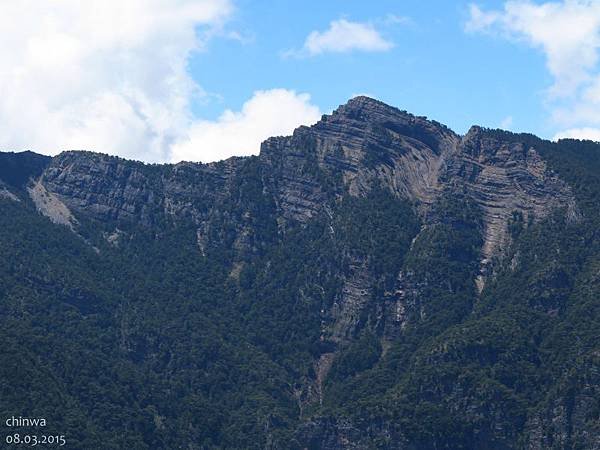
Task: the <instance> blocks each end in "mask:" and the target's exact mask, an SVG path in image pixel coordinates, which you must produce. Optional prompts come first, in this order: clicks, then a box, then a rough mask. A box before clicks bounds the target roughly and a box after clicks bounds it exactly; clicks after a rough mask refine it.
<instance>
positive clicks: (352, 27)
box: [287, 19, 394, 56]
mask: <svg viewBox="0 0 600 450" xmlns="http://www.w3.org/2000/svg"><path fill="white" fill-rule="evenodd" d="M393 46H394V44H393V43H392V42H390V41H388V40H386V39H385V38H384V37H383V36H382V35H381V33H380V32H379V31H378V30H376V29H375V27H374V26H373V25H372V24H370V23H361V22H351V21H349V20H346V19H339V20H334V21H332V22H331V23H330V24H329V28H328V29H327V30H325V31H316V30H315V31H312V32H311V33H310V34H309V35H308V37H307V38H306V40H305V41H304V46H303V47H302V49H301V50H300V51H296V50H292V51H290V52H288V53H287V55H296V56H315V55H320V54H323V53H348V52H351V51H363V52H385V51H387V50H390V49H391V48H392V47H393Z"/></svg>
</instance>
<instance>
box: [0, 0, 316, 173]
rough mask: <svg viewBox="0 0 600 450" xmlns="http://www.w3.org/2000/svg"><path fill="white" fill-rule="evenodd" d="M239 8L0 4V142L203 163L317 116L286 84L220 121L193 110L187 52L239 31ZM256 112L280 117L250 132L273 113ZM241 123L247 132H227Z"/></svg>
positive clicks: (107, 2)
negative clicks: (232, 22)
mask: <svg viewBox="0 0 600 450" xmlns="http://www.w3.org/2000/svg"><path fill="white" fill-rule="evenodd" d="M233 13H234V6H233V4H232V2H231V0H127V1H123V0H102V1H100V0H89V1H80V0H61V1H37V0H20V1H5V2H0V28H1V29H2V33H3V39H2V40H0V54H1V55H2V57H3V60H2V63H1V65H0V86H2V96H0V150H24V149H32V150H35V151H38V152H42V153H46V154H57V153H59V152H60V151H62V150H65V149H87V150H93V151H99V152H104V153H111V154H118V155H120V156H123V157H128V158H134V159H141V160H144V161H150V162H164V161H177V159H178V158H180V157H181V158H183V157H185V158H186V159H190V160H196V161H197V160H204V161H206V160H210V159H220V158H222V157H226V156H229V155H230V154H231V152H232V151H236V149H240V150H241V151H243V152H246V153H250V152H256V151H258V144H257V139H260V138H263V137H267V136H263V134H264V133H263V134H261V133H260V132H259V130H264V132H268V133H274V134H279V133H283V132H288V131H289V130H290V125H289V123H290V121H291V120H296V121H297V122H296V123H295V125H299V124H300V123H303V121H305V120H313V118H314V117H315V114H316V111H317V109H316V108H315V107H313V106H311V105H310V104H309V103H308V97H306V96H303V95H298V94H295V93H293V92H291V91H290V92H286V91H281V90H276V91H272V92H271V93H268V92H267V93H265V92H262V93H257V94H256V95H255V97H253V98H252V99H251V100H250V101H249V102H248V103H247V104H246V105H245V106H244V109H243V110H242V111H241V112H240V113H233V112H230V111H228V112H226V113H225V114H224V115H223V117H222V118H221V119H220V120H219V121H217V122H215V123H210V122H205V121H198V119H197V118H195V117H194V115H193V114H192V112H191V104H192V102H194V101H196V100H198V99H202V98H203V97H204V96H206V94H205V93H204V91H203V90H202V88H201V87H200V86H199V85H198V84H197V83H196V82H195V81H194V80H193V79H192V78H191V76H190V74H189V72H188V69H187V61H188V59H189V57H190V55H191V54H192V53H193V52H196V51H202V50H203V49H204V48H205V46H206V44H207V42H208V40H209V39H210V38H211V37H213V36H216V35H219V36H221V35H228V36H229V35H231V34H232V32H230V31H226V30H225V27H226V24H227V21H228V20H229V19H230V18H231V16H232V14H233ZM234 34H235V33H234ZM269 101H271V102H272V101H281V102H282V103H281V104H280V106H281V108H280V109H277V105H275V104H273V103H269ZM294 108H297V109H294ZM274 110H277V113H276V114H274V113H273V111H274ZM261 113H264V114H266V115H268V116H269V115H270V116H269V118H270V119H273V115H275V116H276V118H277V119H278V120H277V121H275V123H276V124H277V125H278V126H275V125H274V126H272V127H266V126H265V125H264V124H263V125H257V127H256V129H254V130H249V128H250V127H249V126H248V125H247V121H248V120H256V122H257V123H262V122H264V121H265V120H266V118H265V117H262V116H260V114H261ZM285 115H287V117H286V118H284V117H282V116H285ZM244 124H246V125H244ZM237 131H239V132H240V133H242V134H241V135H240V139H242V141H239V140H237V141H236V139H234V138H232V136H231V133H233V132H237ZM251 131H252V132H251ZM219 132H223V133H227V134H226V135H224V136H225V137H226V138H227V139H226V142H227V145H229V146H230V147H228V148H226V146H225V144H219V142H218V141H219V136H218V133H219ZM221 137H223V136H221ZM195 139H197V141H196V140H195ZM205 152H206V153H205ZM208 154H210V157H208V156H207V155H208Z"/></svg>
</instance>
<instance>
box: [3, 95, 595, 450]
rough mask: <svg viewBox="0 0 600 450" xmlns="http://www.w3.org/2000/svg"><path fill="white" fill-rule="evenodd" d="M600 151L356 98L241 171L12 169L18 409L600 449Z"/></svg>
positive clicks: (248, 428)
mask: <svg viewBox="0 0 600 450" xmlns="http://www.w3.org/2000/svg"><path fill="white" fill-rule="evenodd" d="M599 147H600V146H599V145H598V144H593V143H582V142H579V141H561V142H559V143H550V142H547V141H542V140H540V139H537V138H535V137H534V136H530V135H515V134H511V133H507V132H501V131H497V130H486V129H482V128H479V127H473V128H472V129H471V130H470V131H469V133H468V134H467V135H466V136H459V135H457V134H455V133H454V132H452V131H451V130H449V129H448V128H447V127H445V126H443V125H441V124H439V123H437V122H435V121H430V120H427V119H426V118H423V117H416V116H413V115H411V114H409V113H406V112H404V111H400V110H398V109H396V108H393V107H390V106H388V105H385V104H383V103H381V102H378V101H376V100H373V99H370V98H367V97H356V98H354V99H352V100H350V101H349V102H348V103H347V104H346V105H343V106H341V107H339V108H338V109H337V110H336V111H335V112H334V113H333V114H332V115H329V116H323V118H322V119H321V120H320V121H319V122H318V123H317V124H315V125H314V126H312V127H300V128H298V129H297V130H296V131H295V132H294V134H293V135H292V136H288V137H274V138H270V139H268V140H267V141H265V142H264V143H263V145H262V148H261V152H260V155H259V156H255V157H248V158H231V159H229V160H226V161H221V162H218V163H211V164H197V163H189V162H182V163H179V164H174V165H145V164H142V163H137V162H133V161H127V160H124V159H121V158H117V157H111V156H107V155H101V154H95V153H89V152H65V153H62V154H60V155H58V156H57V157H54V158H52V159H51V160H50V159H48V158H46V157H40V156H37V155H34V154H0V161H1V162H2V163H6V164H5V165H4V166H2V168H0V180H1V181H2V184H0V207H1V208H2V211H3V214H2V218H1V220H2V222H3V223H2V230H3V231H2V234H1V235H0V244H1V247H0V250H1V251H2V256H3V258H5V260H7V261H11V263H10V264H8V265H6V266H5V267H4V268H2V269H1V270H0V276H1V277H2V284H1V285H0V294H1V295H2V306H1V309H0V321H1V325H2V328H1V332H2V338H3V340H4V341H5V342H8V343H9V344H8V347H7V352H6V354H5V355H6V357H5V361H4V362H5V363H6V364H3V365H2V366H1V367H3V369H2V370H3V371H4V372H3V376H2V379H3V380H5V383H4V384H3V385H2V389H3V391H2V396H0V398H1V399H2V402H1V403H0V410H1V411H2V414H4V415H7V416H10V415H19V414H20V415H23V416H26V415H32V414H34V413H35V414H37V415H44V414H47V415H48V417H52V421H53V423H54V425H53V426H55V429H56V431H57V432H59V431H61V430H66V432H68V433H69V434H70V436H71V443H72V445H74V448H94V447H97V446H98V445H100V443H102V447H103V448H122V447H123V446H125V445H127V446H132V447H134V448H325V449H345V448H390V449H392V448H394V449H429V448H531V449H537V448H577V446H578V445H579V446H582V448H600V435H599V434H598V433H599V432H598V430H599V428H600V427H598V411H600V409H599V405H598V403H597V401H596V400H595V399H597V398H598V395H597V394H598V392H597V383H596V381H597V380H596V378H597V377H596V375H597V373H598V369H599V368H598V357H597V355H598V352H600V348H599V347H598V342H597V336H598V335H600V316H599V314H600V311H599V310H598V302H597V299H598V298H599V295H598V294H599V291H598V289H599V286H598V283H597V278H598V274H597V268H598V267H599V266H598V264H600V259H599V256H598V255H600V243H599V236H598V234H597V229H598V224H599V223H600V222H599V217H598V213H597V210H598V208H597V206H598V205H597V203H598V200H597V198H599V197H598V196H599V195H600V179H599V176H598V174H599V173H600V148H599ZM15 167H16V168H17V169H15ZM15 174H17V175H15ZM13 175H15V176H13ZM36 211H37V212H39V213H41V215H40V214H38V213H37V212H36ZM43 216H46V217H47V218H44V217H43ZM47 219H50V220H47ZM21 243H27V245H26V246H24V247H23V248H22V249H21V250H19V248H20V246H22V244H21ZM572 349H576V351H573V350H572ZM15 359H16V360H17V361H19V364H14V363H10V361H11V360H15ZM34 361H37V362H38V363H37V364H35V363H34ZM96 374H101V375H100V376H99V378H98V379H96ZM21 379H29V380H32V381H31V384H29V385H28V384H27V383H23V384H22V385H19V386H20V387H19V389H16V390H15V389H11V384H10V382H11V381H14V380H21ZM44 379H52V380H53V382H52V384H51V387H49V388H44V387H43V380H44ZM7 380H8V381H7ZM28 392H29V393H28ZM44 395H46V397H44V398H45V400H44V402H41V403H39V401H40V398H42V397H43V396H44ZM35 402H38V404H39V406H38V407H36V409H32V406H31V405H33V404H34V403H35ZM96 405H99V406H96ZM57 410H69V411H70V414H69V415H68V417H67V416H65V417H61V416H60V415H57V414H55V413H52V414H51V413H50V411H57ZM90 411H92V412H90ZM117 411H118V412H117ZM115 418H117V419H115ZM125 431H127V433H125Z"/></svg>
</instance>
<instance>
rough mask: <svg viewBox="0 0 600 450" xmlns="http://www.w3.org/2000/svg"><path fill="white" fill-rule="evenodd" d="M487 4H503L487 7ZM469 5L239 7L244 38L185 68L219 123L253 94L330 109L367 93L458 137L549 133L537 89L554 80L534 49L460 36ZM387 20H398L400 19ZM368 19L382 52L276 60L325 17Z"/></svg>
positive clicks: (214, 46) (412, 1)
mask: <svg viewBox="0 0 600 450" xmlns="http://www.w3.org/2000/svg"><path fill="white" fill-rule="evenodd" d="M484 4H485V5H486V6H488V7H490V8H494V7H501V6H502V2H485V3H484ZM468 5H469V3H468V2H448V1H441V0H438V1H425V2H424V1H418V0H406V1H402V2H399V1H376V2H363V1H350V2H349V1H340V0H338V1H333V0H332V1H327V2H323V1H316V2H288V1H252V2H250V1H243V2H239V3H238V11H237V12H236V14H235V19H234V21H233V23H232V25H231V26H232V27H234V28H236V29H239V30H241V32H242V33H245V34H247V35H248V42H246V43H244V44H242V43H240V42H239V41H234V40H215V41H214V42H212V43H211V44H210V47H209V49H208V50H207V51H205V52H203V53H199V54H196V55H195V56H194V57H193V58H192V59H191V61H190V69H191V72H192V74H193V76H194V78H195V79H196V80H197V81H198V83H199V84H200V85H202V86H203V87H204V89H206V90H207V91H209V92H211V93H215V94H218V95H219V96H221V97H222V98H221V99H215V100H214V101H211V102H210V103H208V104H205V105H201V106H198V107H197V108H196V109H195V110H196V112H197V114H198V115H200V116H205V117H212V118H216V117H217V116H218V115H219V114H220V113H221V112H222V110H223V107H227V108H231V109H233V110H239V109H240V108H241V106H242V104H243V102H244V101H246V100H247V99H248V98H249V97H250V96H251V95H252V93H253V91H255V90H257V89H270V88H273V87H282V88H287V89H294V90H296V91H298V92H307V93H310V94H311V99H312V102H313V103H315V104H317V105H319V107H320V108H321V109H322V111H325V112H328V111H331V110H332V109H334V108H335V107H336V106H338V105H339V104H341V103H344V102H346V101H347V100H348V99H349V98H350V97H351V96H352V95H354V94H358V93H365V94H369V95H372V96H374V97H376V98H378V99H380V100H383V101H385V102H386V103H389V104H392V105H394V106H398V107H400V108H402V109H406V110H408V111H410V112H413V113H416V114H419V115H426V116H428V117H431V118H434V119H436V120H439V121H441V122H443V123H445V124H447V125H449V126H450V127H451V128H453V129H455V130H456V131H457V132H460V133H464V132H466V130H468V128H469V127H470V126H471V125H473V124H479V125H485V126H488V127H499V126H500V125H501V124H502V123H503V121H505V124H506V122H510V120H507V118H508V117H512V125H511V128H513V129H515V130H529V131H532V132H535V133H538V134H540V135H544V136H551V135H552V134H553V129H552V127H551V126H550V125H549V124H548V123H547V121H548V117H547V113H546V112H545V111H544V109H543V105H542V103H543V102H542V91H543V90H544V89H545V88H546V87H548V86H549V85H550V84H551V78H550V77H549V76H548V75H547V72H546V70H545V63H544V57H543V55H542V54H540V53H539V52H537V51H535V50H534V49H531V48H527V47H519V46H515V45H513V44H512V43H510V42H507V41H505V40H500V39H497V38H494V37H492V36H484V37H482V36H480V35H473V34H467V33H465V31H464V25H465V22H466V21H467V20H468V18H469V11H468ZM390 15H395V16H398V17H402V18H405V21H400V23H390V22H391V21H389V20H386V18H387V17H389V16H390ZM340 18H346V19H348V20H351V21H356V22H371V23H374V24H375V26H376V27H377V29H378V30H380V32H381V34H382V35H383V36H384V37H385V38H386V39H388V40H389V41H391V42H393V44H394V47H393V48H392V49H391V50H390V51H386V52H373V53H370V52H360V51H357V52H349V53H341V54H332V53H327V54H322V55H318V56H315V57H307V58H282V57H281V54H282V52H284V51H285V50H289V49H293V48H298V47H301V46H302V44H303V42H304V40H305V38H306V36H307V35H308V33H309V32H310V31H312V30H325V29H327V28H328V26H329V23H330V22H331V21H332V20H336V19H340Z"/></svg>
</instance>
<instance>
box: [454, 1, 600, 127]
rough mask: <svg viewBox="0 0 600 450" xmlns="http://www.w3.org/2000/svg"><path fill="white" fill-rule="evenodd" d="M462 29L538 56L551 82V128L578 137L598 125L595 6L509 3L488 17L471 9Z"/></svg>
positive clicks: (599, 45) (599, 33)
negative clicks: (524, 47) (521, 45)
mask: <svg viewBox="0 0 600 450" xmlns="http://www.w3.org/2000/svg"><path fill="white" fill-rule="evenodd" d="M465 29H466V31H468V32H473V33H474V32H484V33H491V34H495V35H497V36H501V37H504V38H507V39H509V40H513V41H515V42H523V43H525V44H527V45H529V46H531V47H533V48H537V49H539V50H541V51H542V52H543V53H544V55H545V57H546V64H547V68H548V71H549V72H550V74H551V75H552V77H553V79H554V83H553V85H552V86H551V87H550V89H549V90H548V92H547V105H548V106H549V107H550V108H551V110H552V119H553V120H554V122H555V126H557V127H559V128H566V127H570V130H568V131H566V132H564V133H571V132H581V133H584V134H582V136H584V135H586V134H585V133H588V132H589V130H590V129H591V128H590V126H593V125H600V113H599V112H598V111H599V106H600V68H599V67H598V62H599V57H600V54H599V51H600V2H599V1H597V0H563V1H552V2H545V3H534V2H532V1H528V0H511V1H507V2H505V3H504V8H503V9H502V10H494V11H483V10H482V9H481V8H480V7H479V6H477V5H475V4H472V5H471V6H470V18H469V20H468V22H467V23H466V26H465ZM592 128H593V127H592ZM560 134H561V133H559V135H560Z"/></svg>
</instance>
